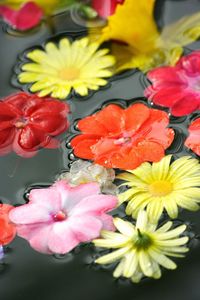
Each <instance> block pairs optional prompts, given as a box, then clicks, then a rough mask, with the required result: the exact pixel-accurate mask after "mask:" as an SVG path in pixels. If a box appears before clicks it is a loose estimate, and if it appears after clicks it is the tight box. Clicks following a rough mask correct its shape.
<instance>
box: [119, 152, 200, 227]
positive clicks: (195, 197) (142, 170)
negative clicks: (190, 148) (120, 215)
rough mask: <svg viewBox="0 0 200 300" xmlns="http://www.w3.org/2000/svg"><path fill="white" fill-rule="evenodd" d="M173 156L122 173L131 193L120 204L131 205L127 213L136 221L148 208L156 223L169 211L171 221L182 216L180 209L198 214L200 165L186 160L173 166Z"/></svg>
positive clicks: (125, 193)
mask: <svg viewBox="0 0 200 300" xmlns="http://www.w3.org/2000/svg"><path fill="white" fill-rule="evenodd" d="M170 161H171V155H168V156H165V157H164V158H163V159H162V160H161V161H160V162H157V163H153V164H152V165H151V164H150V163H147V162H146V163H144V164H142V165H141V166H140V167H139V168H137V169H135V170H133V171H128V172H125V173H122V174H120V175H119V176H118V178H119V179H122V180H125V183H124V185H127V186H128V187H129V189H128V190H127V191H126V192H124V193H121V194H119V195H118V197H119V201H120V203H123V202H124V201H128V205H127V208H126V213H127V214H128V215H131V214H132V216H133V217H136V216H137V215H138V212H139V210H140V209H144V208H147V213H148V216H149V220H150V221H151V222H152V223H156V222H157V221H158V220H159V218H160V216H161V214H162V212H163V211H164V210H166V212H167V213H168V215H169V216H170V218H176V217H177V216H178V206H180V207H182V208H185V209H188V210H191V211H196V210H198V209H199V205H198V203H199V202H200V164H199V161H198V160H197V159H195V158H192V157H190V156H183V157H181V158H179V159H177V160H175V161H174V162H173V163H172V164H171V165H170Z"/></svg>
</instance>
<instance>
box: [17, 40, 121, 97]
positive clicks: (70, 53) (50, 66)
mask: <svg viewBox="0 0 200 300" xmlns="http://www.w3.org/2000/svg"><path fill="white" fill-rule="evenodd" d="M98 47H99V45H98V44H97V43H91V44H89V41H88V38H82V39H79V40H76V41H74V42H70V41H69V40H68V39H67V38H63V39H61V40H60V42H59V45H58V47H57V46H56V45H55V44H54V43H52V42H49V43H47V44H46V46H45V50H39V49H36V50H33V51H31V52H29V53H28V54H27V58H28V59H30V60H31V61H33V62H31V63H25V64H24V65H23V66H22V70H23V72H22V73H21V74H19V76H18V79H19V81H20V82H21V83H34V84H33V85H32V86H31V88H30V90H31V92H38V91H40V93H39V96H40V97H43V96H46V95H49V94H51V96H52V97H55V98H59V99H65V98H66V97H67V96H68V95H69V94H70V92H71V89H72V88H74V90H75V91H76V92H77V93H78V94H80V95H81V96H86V95H88V90H89V89H90V90H98V89H99V87H100V86H104V85H106V84H107V80H106V79H105V78H106V77H110V76H111V75H112V71H111V67H112V66H113V65H114V62H115V61H114V57H112V56H110V55H107V53H108V52H109V50H108V49H100V50H97V49H98Z"/></svg>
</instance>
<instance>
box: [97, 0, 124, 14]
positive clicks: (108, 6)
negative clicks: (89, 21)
mask: <svg viewBox="0 0 200 300" xmlns="http://www.w3.org/2000/svg"><path fill="white" fill-rule="evenodd" d="M123 2H124V0H92V7H93V8H94V9H95V10H96V11H97V12H98V14H99V16H101V17H102V18H107V17H108V16H110V15H112V14H114V12H115V9H116V7H117V5H118V4H122V3H123Z"/></svg>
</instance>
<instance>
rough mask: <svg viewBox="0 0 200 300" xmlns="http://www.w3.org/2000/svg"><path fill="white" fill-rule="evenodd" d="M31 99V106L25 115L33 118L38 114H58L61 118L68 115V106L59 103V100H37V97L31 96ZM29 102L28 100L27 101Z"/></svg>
mask: <svg viewBox="0 0 200 300" xmlns="http://www.w3.org/2000/svg"><path fill="white" fill-rule="evenodd" d="M31 99H32V100H33V101H34V102H33V103H32V105H31V106H30V107H29V108H28V109H27V112H26V114H27V115H29V116H30V115H31V116H32V117H35V116H37V115H40V114H52V113H54V114H60V115H62V116H63V117H65V116H66V114H67V113H69V106H68V104H66V103H64V102H61V101H59V100H55V99H53V100H52V98H49V97H48V98H42V101H41V98H39V97H38V96H36V95H34V96H31ZM29 101H30V100H29Z"/></svg>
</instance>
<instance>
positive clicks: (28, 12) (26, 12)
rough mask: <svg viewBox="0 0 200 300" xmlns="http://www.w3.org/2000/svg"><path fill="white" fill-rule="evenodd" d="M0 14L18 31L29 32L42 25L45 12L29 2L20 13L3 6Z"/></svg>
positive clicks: (0, 8) (0, 7)
mask: <svg viewBox="0 0 200 300" xmlns="http://www.w3.org/2000/svg"><path fill="white" fill-rule="evenodd" d="M0 14H1V15H2V16H3V18H4V19H5V20H6V22H8V23H9V24H10V25H12V26H13V27H15V28H16V29H19V30H28V29H31V28H33V27H35V26H36V25H38V24H39V23H40V21H41V19H42V16H43V11H42V9H41V8H40V7H39V6H38V5H37V4H35V3H34V2H27V3H25V4H24V5H23V6H22V7H21V8H20V9H19V10H18V11H16V10H13V9H11V8H9V7H8V6H4V5H1V6H0Z"/></svg>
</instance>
